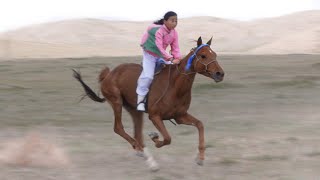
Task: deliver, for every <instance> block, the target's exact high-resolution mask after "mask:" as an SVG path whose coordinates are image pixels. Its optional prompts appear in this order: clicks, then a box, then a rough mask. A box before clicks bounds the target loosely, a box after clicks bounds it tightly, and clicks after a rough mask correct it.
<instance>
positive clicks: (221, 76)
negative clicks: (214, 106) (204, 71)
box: [211, 71, 224, 83]
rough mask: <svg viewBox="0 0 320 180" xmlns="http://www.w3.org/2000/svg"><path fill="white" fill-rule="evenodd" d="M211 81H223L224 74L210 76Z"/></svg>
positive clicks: (218, 73) (217, 73)
mask: <svg viewBox="0 0 320 180" xmlns="http://www.w3.org/2000/svg"><path fill="white" fill-rule="evenodd" d="M211 77H212V79H213V80H214V81H215V82H217V83H218V82H221V81H222V80H223V77H224V72H219V71H218V72H216V73H214V74H213V75H212V76H211Z"/></svg>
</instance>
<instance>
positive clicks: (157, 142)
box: [149, 116, 171, 148]
mask: <svg viewBox="0 0 320 180" xmlns="http://www.w3.org/2000/svg"><path fill="white" fill-rule="evenodd" d="M149 119H150V120H151V121H152V123H153V124H154V126H155V127H156V128H157V129H158V131H159V132H160V133H161V135H162V137H163V141H160V140H159V136H158V135H157V133H151V134H149V136H150V137H151V139H152V141H154V142H155V146H156V147H157V148H160V147H162V146H165V145H168V144H170V143H171V137H170V135H169V133H168V131H167V129H166V127H165V126H164V123H163V121H162V119H161V118H160V117H159V116H153V117H149Z"/></svg>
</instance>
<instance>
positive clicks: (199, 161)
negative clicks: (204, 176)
mask: <svg viewBox="0 0 320 180" xmlns="http://www.w3.org/2000/svg"><path fill="white" fill-rule="evenodd" d="M196 163H197V164H198V165H199V166H203V164H204V160H203V159H200V158H199V157H197V158H196Z"/></svg>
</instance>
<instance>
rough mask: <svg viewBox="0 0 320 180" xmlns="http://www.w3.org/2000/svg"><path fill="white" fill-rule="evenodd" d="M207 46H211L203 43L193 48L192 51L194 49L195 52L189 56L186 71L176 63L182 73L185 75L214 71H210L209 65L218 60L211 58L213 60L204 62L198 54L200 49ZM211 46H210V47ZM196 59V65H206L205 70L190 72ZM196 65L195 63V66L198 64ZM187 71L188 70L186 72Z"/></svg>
mask: <svg viewBox="0 0 320 180" xmlns="http://www.w3.org/2000/svg"><path fill="white" fill-rule="evenodd" d="M205 46H209V45H208V44H202V45H200V46H198V47H196V48H192V49H191V50H190V51H192V52H193V54H192V55H191V56H190V57H189V58H188V62H187V65H186V67H185V72H182V71H180V69H179V66H178V65H176V68H177V71H178V72H179V73H180V74H183V75H190V74H195V73H208V74H209V75H210V74H212V72H210V71H208V65H209V64H211V63H214V62H216V61H217V60H215V59H213V60H211V61H210V62H208V63H203V62H202V61H201V60H200V59H199V57H198V56H197V53H198V51H199V50H200V49H201V48H203V47H205ZM209 48H210V47H209ZM210 49H211V48H210ZM194 59H195V60H196V65H197V63H200V64H202V65H204V66H205V69H204V71H200V72H197V71H193V72H189V70H190V68H191V65H192V61H193V60H194ZM196 65H195V66H196ZM186 71H187V72H186Z"/></svg>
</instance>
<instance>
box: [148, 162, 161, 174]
mask: <svg viewBox="0 0 320 180" xmlns="http://www.w3.org/2000/svg"><path fill="white" fill-rule="evenodd" d="M147 164H148V165H149V168H150V170H151V171H152V172H156V171H159V169H160V168H159V165H158V163H157V162H156V161H155V160H153V159H148V160H147Z"/></svg>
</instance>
